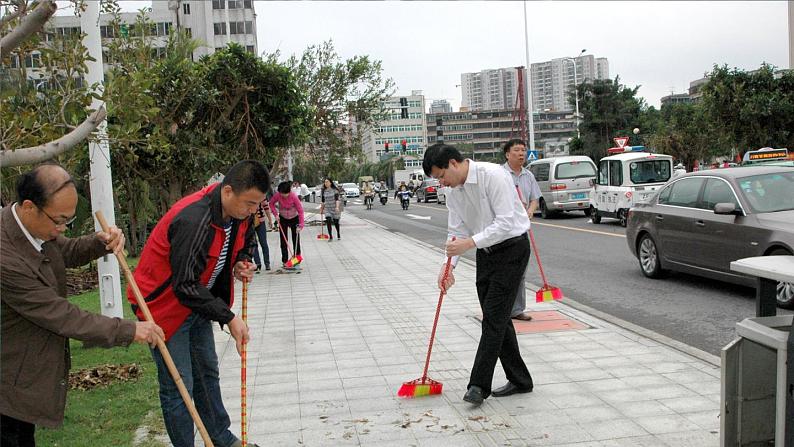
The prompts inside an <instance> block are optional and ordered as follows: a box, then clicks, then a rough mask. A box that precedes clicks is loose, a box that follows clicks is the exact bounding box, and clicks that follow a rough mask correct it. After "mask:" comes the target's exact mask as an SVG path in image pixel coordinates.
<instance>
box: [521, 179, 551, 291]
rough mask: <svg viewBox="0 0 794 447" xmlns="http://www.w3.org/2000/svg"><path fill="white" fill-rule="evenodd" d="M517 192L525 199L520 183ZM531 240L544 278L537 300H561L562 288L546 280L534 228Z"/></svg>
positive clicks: (541, 275)
mask: <svg viewBox="0 0 794 447" xmlns="http://www.w3.org/2000/svg"><path fill="white" fill-rule="evenodd" d="M516 192H517V193H518V199H519V200H520V201H521V202H523V201H524V200H523V199H522V198H521V190H520V189H518V185H516ZM529 242H530V243H531V244H532V251H533V252H535V259H536V260H537V261H538V270H540V277H541V279H543V287H541V288H540V289H538V290H537V291H535V302H536V303H543V302H546V301H552V300H561V299H562V290H560V288H559V287H555V286H552V285H550V284H549V283H548V281H546V274H545V273H543V265H542V264H541V263H540V254H539V253H538V247H537V245H535V237H534V236H533V235H532V228H530V229H529Z"/></svg>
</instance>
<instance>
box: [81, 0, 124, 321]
mask: <svg viewBox="0 0 794 447" xmlns="http://www.w3.org/2000/svg"><path fill="white" fill-rule="evenodd" d="M84 5H85V11H83V13H82V15H81V16H80V27H81V28H82V30H83V32H84V33H85V37H84V38H83V45H85V47H86V49H87V50H88V55H89V56H90V57H91V58H93V61H90V60H87V61H86V62H85V64H86V66H87V67H88V71H87V72H86V82H88V85H96V86H98V91H97V93H98V94H99V95H101V94H102V92H103V91H104V84H105V73H104V71H103V68H102V39H101V37H100V35H99V2H94V1H89V2H85V3H84ZM103 105H104V103H103V102H102V101H101V100H99V99H97V98H96V97H94V99H93V101H92V102H91V108H92V109H94V110H97V109H99V108H100V107H102V106H103ZM88 154H89V159H90V163H91V172H90V175H91V178H90V179H89V185H90V188H91V210H92V215H93V213H95V212H97V211H102V214H104V215H105V219H107V221H108V224H109V225H115V223H116V215H115V212H114V209H113V208H114V207H113V177H112V175H111V172H110V146H109V145H108V137H107V121H103V122H102V123H100V124H99V126H98V127H97V130H96V139H92V140H90V141H89V142H88ZM94 228H95V229H96V230H97V231H101V230H102V229H101V228H100V226H99V223H98V222H95V223H94ZM97 270H98V272H99V302H100V306H99V307H100V310H101V312H102V315H105V316H109V317H119V318H122V317H123V316H124V311H123V307H122V304H121V302H122V301H121V282H120V276H119V263H118V261H117V260H116V257H115V256H113V255H105V256H103V257H101V258H99V260H98V261H97Z"/></svg>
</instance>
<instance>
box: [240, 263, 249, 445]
mask: <svg viewBox="0 0 794 447" xmlns="http://www.w3.org/2000/svg"><path fill="white" fill-rule="evenodd" d="M242 307H243V309H242V310H243V311H242V314H243V315H242V318H243V323H245V324H246V325H248V278H243V304H242ZM247 346H248V343H246V342H243V346H242V351H241V352H240V365H241V367H240V438H241V439H240V441H241V442H242V445H243V447H246V446H247V445H248V420H247V416H248V403H247V395H248V348H247Z"/></svg>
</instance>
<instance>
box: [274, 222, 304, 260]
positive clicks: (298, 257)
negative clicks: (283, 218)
mask: <svg viewBox="0 0 794 447" xmlns="http://www.w3.org/2000/svg"><path fill="white" fill-rule="evenodd" d="M278 231H279V233H281V238H282V239H284V243H285V244H286V245H287V255H289V258H288V260H287V264H286V267H289V268H292V267H295V266H296V265H298V264H300V263H301V262H303V256H301V255H297V256H293V255H292V249H290V246H289V241H288V240H287V235H286V234H285V233H284V229H283V228H282V227H281V223H280V222H279V224H278ZM296 234H297V236H295V239H296V240H297V239H298V238H299V237H300V233H298V232H296Z"/></svg>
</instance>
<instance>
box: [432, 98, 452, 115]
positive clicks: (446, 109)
mask: <svg viewBox="0 0 794 447" xmlns="http://www.w3.org/2000/svg"><path fill="white" fill-rule="evenodd" d="M430 113H452V105H451V104H450V103H449V101H447V100H446V99H436V100H434V101H433V102H432V103H431V104H430Z"/></svg>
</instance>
